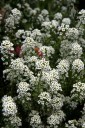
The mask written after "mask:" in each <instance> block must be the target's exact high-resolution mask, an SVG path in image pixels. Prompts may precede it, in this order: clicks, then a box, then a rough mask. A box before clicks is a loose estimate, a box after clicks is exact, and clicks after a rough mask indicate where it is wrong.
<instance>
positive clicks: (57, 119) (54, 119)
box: [47, 111, 65, 128]
mask: <svg viewBox="0 0 85 128" xmlns="http://www.w3.org/2000/svg"><path fill="white" fill-rule="evenodd" d="M64 116H65V115H64V113H63V112H62V111H57V113H54V114H52V115H51V116H49V117H48V118H47V123H48V124H49V125H50V127H56V128H58V125H59V124H60V123H61V122H62V120H63V119H64Z"/></svg>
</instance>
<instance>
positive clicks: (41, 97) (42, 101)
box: [38, 92, 51, 106]
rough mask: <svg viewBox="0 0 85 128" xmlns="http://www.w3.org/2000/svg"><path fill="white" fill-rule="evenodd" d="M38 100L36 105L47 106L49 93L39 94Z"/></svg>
mask: <svg viewBox="0 0 85 128" xmlns="http://www.w3.org/2000/svg"><path fill="white" fill-rule="evenodd" d="M38 97H39V100H38V104H41V105H43V106H44V105H49V103H50V102H51V96H50V93H48V92H41V94H40V95H39V96H38Z"/></svg>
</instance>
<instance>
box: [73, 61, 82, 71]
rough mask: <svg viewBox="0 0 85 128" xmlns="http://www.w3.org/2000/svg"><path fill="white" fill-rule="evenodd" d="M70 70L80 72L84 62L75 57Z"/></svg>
mask: <svg viewBox="0 0 85 128" xmlns="http://www.w3.org/2000/svg"><path fill="white" fill-rule="evenodd" d="M72 70H73V72H75V71H77V72H81V71H83V70H84V63H83V62H82V61H81V60H80V59H76V60H74V61H73V63H72Z"/></svg>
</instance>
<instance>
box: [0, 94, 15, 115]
mask: <svg viewBox="0 0 85 128" xmlns="http://www.w3.org/2000/svg"><path fill="white" fill-rule="evenodd" d="M2 107H3V109H2V111H3V115H4V116H14V115H16V114H17V107H16V104H15V103H14V100H13V98H12V97H11V96H7V95H5V96H4V97H3V98H2Z"/></svg>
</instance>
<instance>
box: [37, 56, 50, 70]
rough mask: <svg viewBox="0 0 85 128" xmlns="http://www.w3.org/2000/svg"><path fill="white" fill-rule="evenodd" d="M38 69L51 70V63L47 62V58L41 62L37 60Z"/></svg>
mask: <svg viewBox="0 0 85 128" xmlns="http://www.w3.org/2000/svg"><path fill="white" fill-rule="evenodd" d="M35 67H36V69H42V70H50V69H51V68H50V65H49V61H46V60H45V58H42V59H41V60H37V61H36V63H35Z"/></svg>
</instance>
